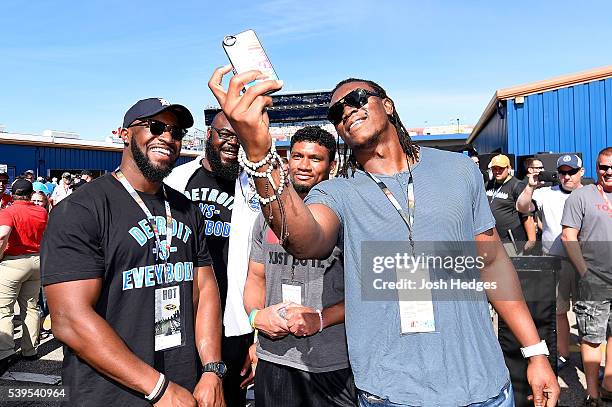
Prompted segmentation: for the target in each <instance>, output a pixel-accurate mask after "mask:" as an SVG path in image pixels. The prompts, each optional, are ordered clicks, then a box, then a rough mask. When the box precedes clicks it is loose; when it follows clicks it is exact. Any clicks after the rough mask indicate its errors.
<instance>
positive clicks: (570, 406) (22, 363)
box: [0, 312, 612, 407]
mask: <svg viewBox="0 0 612 407" xmlns="http://www.w3.org/2000/svg"><path fill="white" fill-rule="evenodd" d="M570 325H571V326H572V329H571V346H570V350H571V355H570V359H569V360H570V365H568V366H567V367H565V368H564V369H562V370H561V371H560V372H559V384H560V386H561V398H560V401H559V406H567V407H576V406H579V405H580V404H581V403H582V400H584V398H585V397H586V391H585V386H586V384H585V383H586V382H585V377H584V373H583V371H582V367H581V366H582V364H581V361H580V349H579V347H578V332H577V329H576V325H575V318H574V315H573V313H571V312H570ZM15 336H16V344H17V346H19V343H20V340H21V328H20V323H19V321H16V334H15ZM602 352H605V349H603V350H602ZM39 354H40V355H41V357H40V359H38V360H36V361H26V360H17V361H16V362H15V363H14V364H13V365H11V366H10V367H9V369H8V370H7V372H6V373H5V374H4V375H3V376H1V377H0V392H1V394H2V397H3V398H4V399H3V400H0V405H7V406H28V407H29V406H59V405H60V403H59V402H58V401H49V400H43V401H26V400H19V401H8V400H7V399H6V396H7V391H8V389H9V388H15V387H28V388H36V387H40V386H45V387H51V386H53V385H50V384H41V383H36V382H28V381H24V380H12V379H13V378H15V377H17V378H19V376H22V374H23V373H33V374H36V375H44V379H46V380H49V381H56V382H57V384H56V385H55V386H60V385H61V383H60V382H59V377H60V376H61V366H62V358H63V353H62V346H61V344H60V343H59V342H58V341H57V340H56V339H55V338H53V336H52V335H51V336H49V337H48V338H46V339H44V340H42V341H41V345H40V347H39ZM604 354H605V353H604ZM34 378H36V377H34ZM40 378H43V376H40ZM249 395H250V396H252V391H250V392H249ZM249 398H251V400H250V401H249V402H248V404H247V406H251V407H252V406H254V404H255V403H254V402H253V400H252V397H249ZM610 407H612V406H610Z"/></svg>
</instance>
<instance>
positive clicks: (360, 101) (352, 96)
mask: <svg viewBox="0 0 612 407" xmlns="http://www.w3.org/2000/svg"><path fill="white" fill-rule="evenodd" d="M370 96H376V97H382V96H381V95H379V94H378V93H376V92H372V91H369V90H365V89H361V88H357V89H353V90H352V91H350V92H349V93H347V94H346V95H345V96H344V97H343V98H342V99H340V100H339V101H337V102H336V103H334V104H333V105H331V106H330V107H329V110H328V111H327V119H328V120H329V121H330V122H332V123H333V124H334V126H335V125H337V124H338V123H340V122H341V121H342V116H343V115H344V106H350V107H354V108H357V109H361V108H362V107H364V106H365V105H367V104H368V98H369V97H370Z"/></svg>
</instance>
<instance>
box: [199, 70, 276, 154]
mask: <svg viewBox="0 0 612 407" xmlns="http://www.w3.org/2000/svg"><path fill="white" fill-rule="evenodd" d="M231 70H232V67H231V65H226V66H223V67H221V68H218V69H216V70H215V72H214V73H213V75H212V76H211V78H210V80H209V81H208V87H209V88H210V90H211V91H212V93H213V94H214V95H215V98H216V99H217V101H218V102H219V105H220V106H221V109H222V110H223V112H224V113H225V116H226V117H227V119H228V120H229V122H230V124H231V125H232V127H233V128H234V130H235V131H236V134H237V135H238V138H239V139H240V144H241V145H242V147H243V148H244V150H245V152H246V154H247V157H248V159H249V160H251V161H259V160H261V159H262V158H264V157H265V156H266V154H267V153H268V150H269V149H270V145H271V143H272V140H271V137H270V132H269V125H270V120H269V118H268V113H267V112H266V107H268V106H272V98H271V97H270V96H267V95H266V93H268V92H270V91H274V90H278V89H280V88H281V87H282V86H283V82H282V81H279V80H265V81H262V82H259V83H258V84H256V85H254V86H251V87H249V88H248V89H247V90H246V92H244V94H241V92H242V89H244V88H245V85H246V84H248V83H249V82H252V81H253V80H255V79H266V78H267V76H265V75H263V74H262V73H261V72H260V71H248V72H244V73H241V74H238V75H235V76H234V77H232V79H231V80H230V82H229V86H228V88H227V91H226V90H225V89H224V88H223V85H222V81H223V76H224V75H226V74H227V73H229V72H230V71H231Z"/></svg>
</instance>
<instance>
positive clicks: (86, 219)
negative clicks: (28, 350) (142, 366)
mask: <svg viewBox="0 0 612 407" xmlns="http://www.w3.org/2000/svg"><path fill="white" fill-rule="evenodd" d="M165 189H166V192H167V195H168V202H169V204H170V209H171V213H172V224H173V229H172V230H173V237H172V241H171V248H170V255H169V257H168V259H167V266H166V267H167V268H166V269H164V261H163V260H162V259H160V258H159V257H158V255H157V254H156V253H157V243H156V239H155V236H154V234H153V232H152V229H151V228H150V226H149V222H148V221H147V219H146V216H145V214H144V212H143V210H142V209H141V208H140V206H138V204H137V203H136V202H135V201H134V200H133V198H132V197H131V196H130V195H129V193H128V192H127V190H126V189H125V188H124V187H123V185H122V184H121V183H120V182H119V181H118V180H117V179H116V178H114V177H113V176H112V175H111V174H108V175H105V176H103V177H100V178H98V179H96V180H94V181H92V182H90V183H87V185H84V186H82V187H81V188H79V189H78V190H77V191H75V192H74V193H73V194H71V195H69V196H68V197H67V198H66V199H64V200H62V202H60V203H59V204H58V205H57V207H55V208H54V209H53V211H52V212H51V215H50V217H49V223H48V226H47V229H46V231H45V234H44V237H43V241H42V246H41V271H42V280H43V284H44V285H49V284H55V283H61V282H66V281H73V280H84V279H98V278H100V279H102V291H101V293H100V298H99V299H98V302H97V303H96V305H95V310H96V312H97V313H98V314H99V315H100V316H101V317H102V318H104V319H105V320H106V321H107V322H108V324H109V325H110V326H111V327H112V328H113V329H114V330H115V332H116V333H117V334H118V335H119V336H120V337H121V339H122V340H123V341H124V342H125V344H126V345H127V346H128V348H130V350H131V351H132V352H133V353H134V354H136V355H137V356H138V357H139V358H140V359H142V360H143V361H145V362H146V363H148V364H149V365H151V366H153V367H155V368H156V369H157V370H159V371H161V372H163V373H164V374H165V375H166V376H167V377H168V379H169V380H171V381H173V382H175V383H177V384H179V385H181V386H183V387H185V388H187V389H189V390H190V391H192V390H193V389H194V387H195V385H196V383H197V364H198V363H199V358H198V353H197V350H196V347H195V334H194V310H193V300H192V298H193V295H192V292H193V291H192V290H193V278H194V273H195V268H196V267H202V266H206V265H210V264H211V259H210V255H209V253H208V249H207V246H206V243H205V241H206V240H205V238H204V219H203V218H202V216H201V215H200V213H199V211H198V210H197V208H195V206H194V205H192V204H191V202H189V200H187V199H186V198H185V197H184V196H183V195H182V194H180V193H179V192H177V191H174V190H172V189H171V188H168V187H166V188H165ZM139 195H140V197H141V198H142V200H143V201H144V202H145V205H146V206H147V207H148V208H149V210H150V211H151V213H152V214H153V216H154V217H155V222H156V223H157V227H158V230H159V233H160V235H161V236H160V240H161V243H162V246H164V245H165V240H166V212H165V207H164V195H163V192H162V191H161V190H160V192H159V193H157V194H145V193H140V192H139ZM163 253H165V250H164V251H163ZM172 287H178V290H177V289H176V288H172ZM162 288H166V290H162ZM158 289H159V291H157V293H158V294H159V295H158V298H156V290H158ZM168 290H170V291H171V292H173V293H175V295H177V296H178V297H179V299H180V304H179V306H178V307H172V305H170V307H172V308H168V307H167V305H168V303H166V302H164V303H163V304H165V305H163V306H164V307H166V308H165V309H166V310H169V309H172V313H173V314H172V316H171V317H169V318H167V319H165V320H164V319H163V318H166V317H162V318H158V317H156V313H157V314H159V315H167V314H164V313H165V311H162V310H161V308H162V305H160V301H161V294H164V300H166V298H165V293H167V292H168ZM175 301H176V300H175ZM174 304H177V303H176V302H175V303H174ZM177 308H178V311H179V312H176V310H177ZM74 312H79V311H78V310H74ZM177 321H178V324H180V327H181V328H180V330H179V331H178V332H182V333H180V334H179V336H178V337H179V338H182V343H183V344H182V345H181V344H180V343H179V346H178V347H174V348H170V349H167V350H163V351H162V350H160V351H155V347H156V341H157V340H159V339H160V337H165V335H168V334H169V333H175V334H176V331H172V330H169V331H167V329H168V328H167V327H168V326H169V325H167V324H172V323H174V325H173V329H175V328H176V326H177V324H176V323H177ZM162 327H163V328H162ZM156 330H157V331H158V335H157V339H156V334H155V333H156ZM159 332H164V334H165V335H160V334H159ZM172 337H173V338H176V336H172ZM161 339H163V338H161ZM179 342H180V340H179ZM92 346H94V345H92ZM62 379H63V383H64V385H66V386H69V388H70V401H69V404H71V405H79V406H81V405H83V406H97V405H100V406H109V405H112V406H147V405H149V403H148V402H147V401H146V400H145V399H144V397H143V395H142V394H139V393H137V392H135V391H133V390H131V389H128V388H126V387H124V386H122V385H120V384H119V383H117V382H115V381H113V380H112V379H110V378H108V377H106V376H103V375H102V374H100V373H98V372H97V371H96V370H94V369H93V368H92V367H90V366H89V365H88V364H87V363H86V362H84V361H83V360H82V359H79V358H78V357H77V356H76V355H75V353H74V352H73V351H72V350H71V349H70V348H68V347H66V346H65V347H64V365H63V369H62Z"/></svg>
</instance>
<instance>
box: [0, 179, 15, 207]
mask: <svg viewBox="0 0 612 407" xmlns="http://www.w3.org/2000/svg"><path fill="white" fill-rule="evenodd" d="M8 184H9V176H8V174H7V173H6V172H0V209H4V208H6V207H7V206H9V205H10V204H12V203H13V196H12V195H11V194H7V193H6V187H7V186H8Z"/></svg>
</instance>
